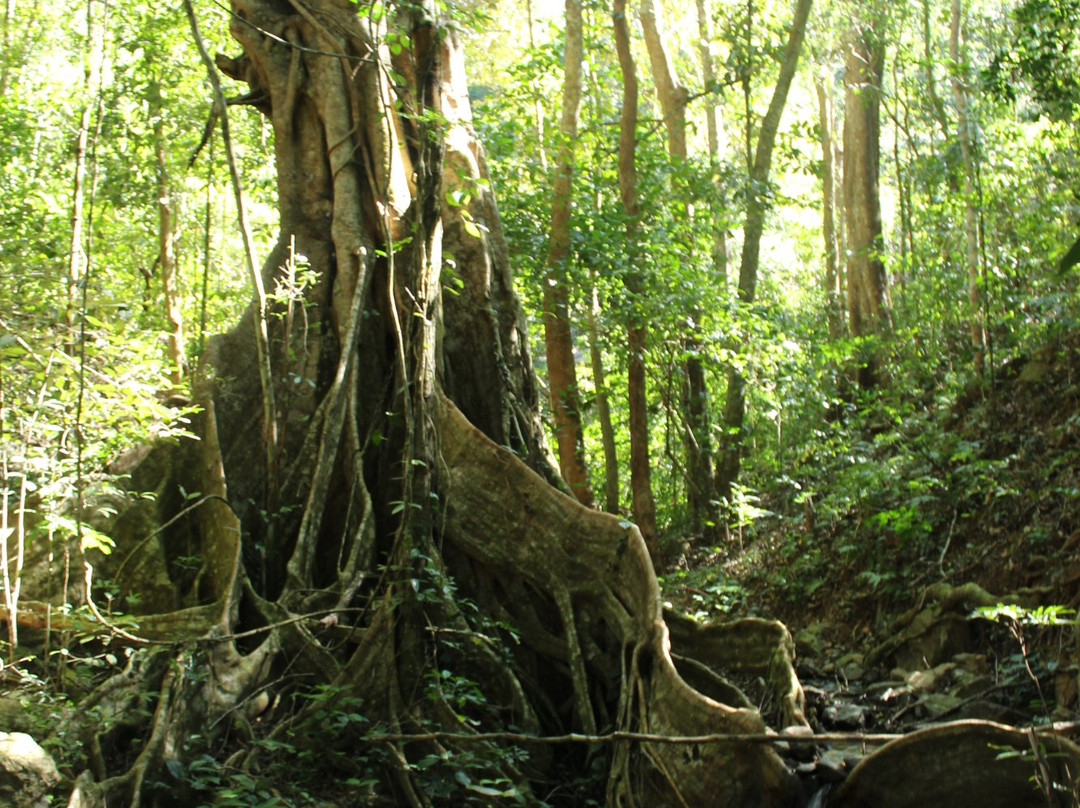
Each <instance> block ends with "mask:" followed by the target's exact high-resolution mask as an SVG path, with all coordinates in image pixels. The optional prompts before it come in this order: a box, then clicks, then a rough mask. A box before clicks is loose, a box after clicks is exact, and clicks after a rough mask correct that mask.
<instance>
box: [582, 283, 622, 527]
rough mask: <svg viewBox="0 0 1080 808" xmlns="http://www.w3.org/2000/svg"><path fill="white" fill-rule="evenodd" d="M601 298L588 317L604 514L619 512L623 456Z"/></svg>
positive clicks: (594, 300)
mask: <svg viewBox="0 0 1080 808" xmlns="http://www.w3.org/2000/svg"><path fill="white" fill-rule="evenodd" d="M599 316H600V298H599V296H598V295H597V291H596V285H595V284H594V285H593V287H592V303H591V305H590V306H589V308H588V311H587V314H586V317H587V318H588V319H587V324H588V329H589V360H590V362H591V364H592V373H593V384H594V385H596V419H597V420H598V421H599V422H600V441H601V445H602V446H603V449H604V510H605V511H607V512H608V513H618V512H619V454H618V451H617V450H616V448H615V428H614V427H613V426H612V423H611V403H610V399H609V396H608V388H607V374H606V372H605V371H604V357H603V353H602V352H601V350H600V327H599Z"/></svg>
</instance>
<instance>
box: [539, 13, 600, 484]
mask: <svg viewBox="0 0 1080 808" xmlns="http://www.w3.org/2000/svg"><path fill="white" fill-rule="evenodd" d="M564 58H565V64H564V80H563V101H562V116H561V118H560V120H559V139H560V141H559V149H558V156H557V157H556V160H555V182H554V187H553V201H552V206H551V235H550V240H549V243H548V254H547V269H546V272H545V275H544V295H543V301H544V345H545V348H546V351H547V371H548V387H549V390H550V392H551V412H552V416H553V420H554V423H555V440H556V444H557V447H558V452H559V469H560V471H561V472H562V476H563V479H565V480H566V482H567V484H568V485H569V486H570V490H571V491H573V492H574V496H576V497H577V498H578V499H579V500H580V501H581V502H582V503H583V504H585V505H591V504H592V501H593V492H592V487H591V486H590V485H589V470H588V467H587V466H586V464H585V439H584V436H583V434H582V427H581V395H580V391H579V390H578V383H577V364H576V362H575V360H574V335H573V332H572V330H571V327H570V290H569V284H570V280H569V276H568V272H567V267H568V264H569V262H570V208H571V203H572V201H573V174H574V150H575V144H576V142H577V130H578V112H579V110H580V108H581V60H582V23H581V2H580V0H566V51H565V57H564Z"/></svg>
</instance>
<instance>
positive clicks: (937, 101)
mask: <svg viewBox="0 0 1080 808" xmlns="http://www.w3.org/2000/svg"><path fill="white" fill-rule="evenodd" d="M921 10H922V40H923V75H924V78H925V81H926V99H927V102H928V103H929V106H930V115H931V117H932V118H933V119H934V121H935V122H936V123H937V125H938V126H939V127H941V134H942V135H943V136H944V137H945V139H946V140H948V138H949V131H950V128H949V118H948V116H947V115H946V114H945V105H944V104H943V103H941V96H940V95H938V91H937V77H936V76H935V75H934V68H935V66H936V65H937V59H936V58H935V57H934V35H933V27H932V25H931V21H930V13H931V11H933V10H934V3H933V2H932V0H922V9H921ZM930 151H931V153H932V154H933V153H936V149H935V148H934V138H933V137H932V136H931V138H930Z"/></svg>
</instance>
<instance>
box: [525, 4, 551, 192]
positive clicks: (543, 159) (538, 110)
mask: <svg viewBox="0 0 1080 808" xmlns="http://www.w3.org/2000/svg"><path fill="white" fill-rule="evenodd" d="M525 17H526V24H527V25H528V26H529V48H530V49H532V50H535V49H536V37H535V35H534V33H533V4H532V0H525ZM533 132H534V133H535V134H536V148H537V151H538V152H539V157H540V170H541V171H543V172H545V173H547V147H546V146H545V145H544V107H543V105H542V104H541V103H540V99H539V98H537V99H535V100H534V101H533Z"/></svg>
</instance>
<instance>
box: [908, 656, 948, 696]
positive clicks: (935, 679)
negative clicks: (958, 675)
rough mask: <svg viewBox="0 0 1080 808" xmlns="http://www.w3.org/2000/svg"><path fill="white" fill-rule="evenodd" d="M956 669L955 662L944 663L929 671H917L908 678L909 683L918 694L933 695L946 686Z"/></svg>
mask: <svg viewBox="0 0 1080 808" xmlns="http://www.w3.org/2000/svg"><path fill="white" fill-rule="evenodd" d="M955 667H956V664H955V663H953V662H943V663H941V664H940V665H938V666H937V667H934V668H930V669H929V670H923V671H915V672H914V673H912V674H910V675H909V676H908V677H907V683H908V685H909V686H910V687H911V689H912V690H914V691H916V692H918V693H933V692H934V691H935V690H940V689H941V688H942V686H943V685H945V684H946V682H947V681H948V678H949V676H950V674H952V672H953V669H954V668H955Z"/></svg>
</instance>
